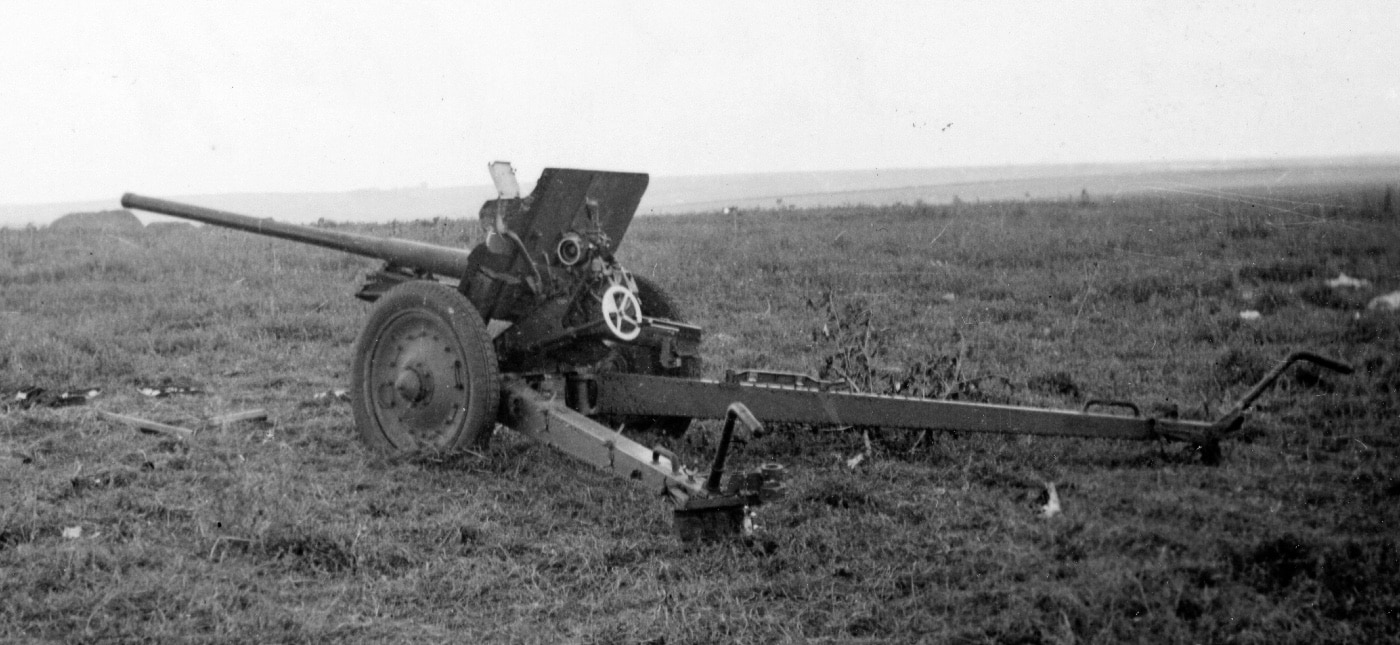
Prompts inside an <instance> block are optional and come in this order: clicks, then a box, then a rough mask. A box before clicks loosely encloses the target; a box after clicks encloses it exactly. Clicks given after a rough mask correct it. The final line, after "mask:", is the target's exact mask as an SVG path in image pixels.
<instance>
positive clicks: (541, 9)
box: [0, 0, 1400, 204]
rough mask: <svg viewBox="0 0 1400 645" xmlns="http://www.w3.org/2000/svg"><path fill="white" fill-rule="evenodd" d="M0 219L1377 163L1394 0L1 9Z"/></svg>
mask: <svg viewBox="0 0 1400 645" xmlns="http://www.w3.org/2000/svg"><path fill="white" fill-rule="evenodd" d="M0 25H3V26H4V29H3V32H4V35H3V37H0V203H8V204H22V203H48V202H62V201H80V200H89V199H105V198H115V197H116V196H118V195H120V194H121V193H123V192H126V191H135V192H142V193H146V194H154V195H197V194H211V193H230V192H302V191H343V190H356V189H365V188H381V189H387V188H399V187H408V186H421V185H427V186H460V185H472V184H484V183H488V182H489V177H488V175H487V174H486V164H487V163H488V162H490V161H492V160H496V159H505V160H510V161H513V162H514V163H515V165H516V167H517V168H519V169H520V173H521V175H522V177H525V178H527V179H529V180H533V177H534V176H536V175H537V174H538V172H539V170H540V169H541V168H543V167H545V166H562V167H586V168H601V169H611V170H633V171H644V172H650V173H652V174H653V175H705V174H722V173H750V172H769V171H772V172H788V171H815V170H842V169H882V168H923V167H953V166H982V165H1002V164H1044V163H1084V162H1090V163H1095V162H1120V161H1174V160H1210V161H1218V160H1228V159H1268V158H1275V157H1278V158H1298V157H1318V156H1351V155H1390V154H1397V153H1400V64H1397V61H1400V2H1395V1H1394V0H1371V1H1353V2H1346V1H1342V2H1314V1H1307V2H1303V1H1292V0H1267V1H1259V2H1231V1H1228V0H1225V1H1218V2H1186V1H1173V2H1158V1H1152V0H1148V1H1142V2H1119V1H1112V2H1094V1H1085V2H1054V1H1038V2H996V1H990V2H989V1H980V2H960V1H956V0H953V1H945V2H917V3H914V2H641V1H638V2H587V3H562V2H519V3H517V2H499V1H496V2H414V1H412V0H398V1H396V2H387V1H386V2H355V1H346V0H339V1H316V0H306V1H302V2H287V1H279V2H256V1H253V2H250V1H246V0H244V1H239V2H197V1H190V0H185V1H181V2H138V1H132V2H106V1H104V2H76V1H74V2H64V1H52V0H50V1H44V2H31V1H29V0H7V1H6V2H4V3H0Z"/></svg>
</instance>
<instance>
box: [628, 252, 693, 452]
mask: <svg viewBox="0 0 1400 645" xmlns="http://www.w3.org/2000/svg"><path fill="white" fill-rule="evenodd" d="M632 280H633V281H634V282H636V284H637V300H640V301H641V303H642V315H644V316H650V317H653V318H666V319H668V320H674V321H676V322H685V317H684V316H683V315H682V314H681V311H680V307H677V306H676V303H675V301H674V300H672V299H671V296H670V295H669V294H667V293H666V291H665V290H664V289H662V288H661V287H660V286H659V285H657V284H656V283H655V282H652V281H651V280H650V279H648V278H643V277H641V276H638V275H633V276H632ZM614 359H620V361H619V362H621V363H622V365H620V366H619V368H620V369H621V370H622V371H623V372H626V373H628V374H651V375H656V376H675V377H679V378H700V376H701V374H702V372H703V365H702V364H701V362H700V358H699V357H698V356H697V357H695V358H682V359H681V364H680V366H679V367H666V366H664V365H662V364H661V357H660V356H659V355H658V352H657V351H656V350H655V349H654V348H652V347H646V346H642V345H620V346H618V348H617V355H616V356H615V357H614ZM608 421H610V422H613V423H612V424H613V425H618V424H626V426H627V427H628V428H629V429H632V430H638V431H653V432H658V433H661V434H663V435H666V436H668V437H673V438H678V437H681V436H684V435H685V433H686V431H687V430H689V429H690V421H691V418H690V417H675V416H655V417H649V416H617V417H610V418H609V419H608Z"/></svg>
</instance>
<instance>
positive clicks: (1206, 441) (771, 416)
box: [121, 162, 1351, 539]
mask: <svg viewBox="0 0 1400 645" xmlns="http://www.w3.org/2000/svg"><path fill="white" fill-rule="evenodd" d="M490 171H491V176H492V179H493V181H494V182H495V184H496V188H497V191H498V197H497V198H496V199H493V200H489V201H487V202H486V203H485V204H484V205H483V206H482V208H481V211H480V220H481V224H482V227H483V228H484V229H485V233H486V236H485V239H484V240H483V241H482V242H481V243H479V244H477V245H476V246H475V247H474V248H472V249H471V250H464V249H456V248H449V247H442V246H436V245H432V244H426V243H422V242H413V241H407V240H398V239H386V238H376V237H371V236H365V235H357V234H350V233H345V232H339V231H332V230H325V229H318V228H311V227H303V226H296V225H290V224H285V223H280V222H276V221H273V220H270V219H258V218H253V217H248V216H245V215H239V214H235V213H228V212H223V211H218V210H214V209H209V208H202V207H199V206H191V205H187V204H180V203H176V202H172V201H167V200H162V199H155V198H150V197H143V196H140V195H135V194H130V193H128V194H126V195H124V196H123V197H122V200H121V203H122V205H123V206H124V207H127V208H136V209H140V210H145V211H149V212H153V213H159V214H163V215H170V216H174V217H181V218H185V219H191V220H196V221H200V222H204V223H207V224H213V225H217V226H223V227H229V228H235V229H241V230H245V231H249V232H252V233H257V234H261V235H268V236H272V237H279V238H283V239H288V240H293V241H296V242H302V243H306V244H312V245H316V246H322V247H328V248H332V249H338V250H341V251H345V252H349V253H354V254H358V255H363V256H368V257H373V258H378V259H380V260H383V261H384V266H383V268H382V269H381V270H379V271H378V272H376V273H374V274H372V275H370V276H369V277H368V278H367V279H366V282H365V284H364V285H363V286H362V287H361V289H360V291H359V292H358V293H357V294H356V296H357V297H359V298H361V299H364V300H366V301H370V302H372V303H374V307H373V309H372V311H371V313H370V316H369V320H368V321H367V323H366V324H365V327H364V329H363V331H362V332H361V333H360V335H359V337H358V339H357V341H356V343H355V348H354V357H353V366H352V370H351V381H352V382H351V395H350V396H351V406H352V408H353V412H354V418H355V425H356V428H357V430H358V433H359V436H360V438H361V439H362V441H363V442H364V443H365V444H366V445H368V446H369V447H371V448H373V449H376V450H381V451H413V450H423V449H429V450H437V451H454V450H460V449H464V448H467V447H470V446H474V445H481V444H483V443H484V442H486V441H487V440H488V439H489V438H490V436H491V434H492V432H493V430H494V428H495V426H496V424H497V423H500V424H503V425H506V426H508V427H510V428H512V429H514V430H516V431H517V432H520V433H522V434H525V435H527V436H529V437H531V438H533V439H536V440H538V441H541V442H543V443H546V444H549V445H551V446H554V447H555V448H558V449H560V450H562V451H563V452H565V453H567V454H569V455H571V456H573V457H575V458H577V459H579V460H581V461H584V462H586V463H589V464H591V465H593V466H595V467H598V468H602V469H605V470H608V471H610V472H612V473H614V474H615V475H617V476H619V477H622V478H626V479H631V480H636V481H639V482H640V483H641V484H643V485H645V486H648V487H651V488H653V489H655V490H657V491H658V492H661V493H663V494H665V495H666V496H667V497H668V498H669V499H670V500H671V501H672V502H674V503H675V507H676V519H677V528H678V530H679V531H680V533H681V536H682V537H683V538H686V539H690V538H694V537H708V536H718V535H725V534H732V533H736V532H738V531H739V530H740V527H741V525H742V522H743V518H744V516H745V508H746V507H747V506H751V505H755V504H758V503H761V502H763V501H765V500H769V499H772V498H775V497H780V496H781V494H782V491H783V485H782V479H783V473H782V468H781V467H780V466H777V465H774V464H766V465H764V466H761V467H759V468H757V469H755V470H753V471H750V472H747V473H734V474H732V475H730V476H728V477H725V476H724V465H725V461H726V458H727V454H728V452H729V447H730V446H731V445H732V444H731V437H732V436H733V433H734V431H735V427H736V424H737V423H743V424H744V425H747V426H749V428H750V429H751V430H752V431H758V430H760V429H761V421H760V420H763V421H769V422H774V421H781V422H792V423H802V424H812V425H823V424H830V425H841V426H867V427H871V426H873V427H886V428H904V429H928V430H951V431H963V432H995V433H1024V434H1038V435H1055V436H1073V437H1092V438H1109V439H1124V440H1172V441H1183V442H1188V443H1190V444H1193V445H1196V446H1198V447H1200V449H1201V454H1202V457H1203V459H1205V460H1206V461H1208V462H1213V461H1215V460H1217V459H1218V458H1219V442H1220V440H1221V439H1223V438H1225V437H1227V436H1229V435H1230V434H1231V433H1233V432H1235V431H1236V430H1238V429H1239V428H1240V427H1241V425H1242V424H1243V422H1244V419H1245V413H1246V411H1247V410H1248V408H1249V407H1250V405H1251V404H1252V403H1253V402H1254V400H1255V399H1257V398H1258V397H1259V396H1260V395H1261V394H1262V393H1263V392H1264V391H1265V390H1266V389H1267V388H1268V387H1269V385H1270V384H1272V383H1273V382H1274V381H1275V380H1276V379H1277V378H1278V376H1279V375H1280V374H1281V373H1282V372H1283V371H1284V370H1285V369H1286V368H1287V367H1288V366H1289V365H1291V364H1292V363H1294V362H1296V361H1299V360H1305V361H1310V362H1313V363H1316V364H1318V365H1321V366H1324V367H1327V368H1330V369H1334V370H1339V371H1343V372H1350V371H1351V369H1350V368H1349V367H1347V366H1346V365H1344V364H1342V363H1339V362H1337V361H1333V360H1330V359H1327V358H1324V357H1321V356H1317V355H1315V354H1312V353H1308V352H1297V353H1294V354H1292V355H1290V356H1289V357H1287V358H1286V359H1284V360H1283V361H1282V362H1280V363H1279V364H1278V366H1276V368H1275V369H1274V370H1273V371H1272V372H1270V373H1269V374H1268V375H1267V376H1266V377H1265V378H1264V379H1263V380H1262V381H1261V382H1260V383H1259V384H1258V385H1256V386H1255V387H1254V388H1253V389H1251V390H1250V392H1249V393H1248V394H1246V395H1245V396H1244V397H1243V398H1241V399H1240V401H1239V402H1238V403H1236V405H1235V406H1234V407H1233V408H1232V409H1231V410H1230V411H1229V412H1227V413H1226V414H1225V415H1224V416H1222V417H1221V418H1220V419H1218V420H1216V421H1214V422H1203V421H1190V420H1182V419H1167V418H1161V419H1159V418H1150V417H1144V416H1142V415H1141V414H1140V413H1139V411H1138V408H1137V407H1136V406H1134V405H1132V404H1131V403H1126V402H1118V401H1090V402H1089V403H1088V404H1086V405H1085V408H1084V410H1082V411H1064V410H1049V409H1040V408H1029V407H1019V406H1005V405H990V404H977V403H965V402H956V401H943V400H934V399H917V398H908V397H899V396H885V395H873V394H861V393H855V392H850V391H846V390H845V389H843V388H842V387H841V385H840V384H835V383H829V382H823V381H818V380H816V379H813V378H811V377H807V376H804V375H799V374H791V373H783V372H770V371H746V372H739V373H734V372H729V373H727V374H726V377H725V378H724V379H723V380H709V379H705V378H702V377H701V369H700V343H701V339H702V330H701V329H700V328H699V327H697V326H695V325H691V324H689V323H687V322H685V321H684V320H680V315H679V313H678V310H677V308H676V306H675V305H674V303H672V301H671V300H670V298H669V296H668V295H667V294H666V293H665V292H664V291H663V290H662V289H661V288H660V287H659V286H658V285H656V284H655V283H653V282H651V281H650V280H648V279H646V278H645V277H642V276H637V275H634V274H632V273H631V272H629V271H628V270H627V269H625V268H624V267H623V266H622V265H621V264H620V263H619V262H618V261H617V260H616V258H615V253H616V251H617V248H618V246H619V245H620V244H621V242H622V240H623V237H624V236H625V234H626V232H627V229H628V226H629V225H630V223H631V221H632V217H633V215H634V214H635V212H636V209H637V205H638V204H639V203H640V201H641V198H642V195H643V193H644V192H645V191H646V187H647V183H648V176H647V175H645V174H641V173H624V172H606V171H596V170H576V169H558V168H550V169H546V170H544V172H543V173H542V174H541V176H540V178H539V180H538V182H537V183H536V185H535V188H534V190H533V191H532V192H531V193H530V194H529V195H523V196H522V195H521V191H520V188H519V186H518V184H517V183H516V180H515V176H514V171H513V170H512V169H511V168H510V166H509V164H506V163H503V162H496V163H493V164H491V165H490ZM493 332H494V333H493ZM1096 406H1097V407H1102V408H1111V407H1117V408H1122V409H1124V410H1128V411H1131V413H1132V415H1131V416H1125V415H1119V414H1106V413H1103V412H1091V411H1090V410H1091V408H1093V407H1096ZM696 418H714V419H726V424H725V426H724V431H723V433H722V435H721V440H720V443H719V446H718V449H717V454H716V455H715V457H714V461H713V463H712V465H711V467H710V468H709V469H708V472H704V473H701V472H698V471H694V470H691V469H688V468H686V467H684V466H683V465H682V464H681V463H680V462H679V460H678V459H677V457H676V456H675V455H674V454H672V453H671V452H669V451H667V450H665V449H664V448H659V447H647V446H644V445H642V444H640V443H638V442H636V441H634V440H632V439H631V438H629V437H627V436H625V435H624V433H623V430H626V429H631V430H638V429H644V428H645V429H651V430H655V431H658V432H660V433H663V434H667V435H673V436H674V435H679V434H682V433H684V432H685V431H686V429H687V428H688V427H689V425H690V423H691V420H692V419H696Z"/></svg>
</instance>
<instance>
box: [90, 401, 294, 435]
mask: <svg viewBox="0 0 1400 645" xmlns="http://www.w3.org/2000/svg"><path fill="white" fill-rule="evenodd" d="M97 413H98V414H99V415H101V416H102V417H103V418H105V419H107V420H109V421H115V422H117V423H123V424H126V425H129V426H131V427H133V428H136V429H137V430H140V431H141V432H144V433H146V434H163V435H167V436H171V437H175V438H177V439H181V440H184V439H189V438H190V437H193V436H194V435H195V433H196V430H192V429H190V428H185V427H181V426H175V425H170V424H168V423H161V422H159V421H152V420H150V419H142V418H140V417H133V416H128V415H125V414H117V413H115V412H107V411H105V410H98V411H97ZM265 420H267V410H263V409H257V410H245V411H243V412H232V413H229V414H221V415H218V416H213V417H209V418H208V419H205V420H204V421H203V422H201V423H200V424H199V428H221V427H224V426H228V425H230V424H234V423H239V422H242V421H265Z"/></svg>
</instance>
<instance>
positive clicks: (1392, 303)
mask: <svg viewBox="0 0 1400 645" xmlns="http://www.w3.org/2000/svg"><path fill="white" fill-rule="evenodd" d="M1366 308H1367V309H1379V310H1381V311H1395V310H1396V309H1400V291H1392V292H1390V293H1387V294H1385V295H1383V296H1376V297H1374V298H1372V299H1371V302H1370V304H1368V305H1366Z"/></svg>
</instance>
